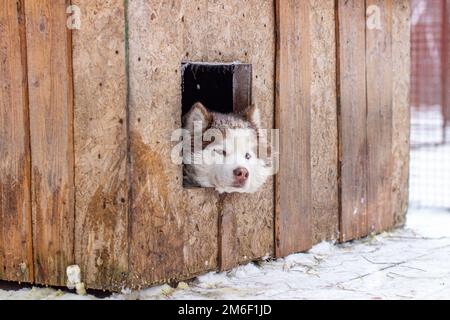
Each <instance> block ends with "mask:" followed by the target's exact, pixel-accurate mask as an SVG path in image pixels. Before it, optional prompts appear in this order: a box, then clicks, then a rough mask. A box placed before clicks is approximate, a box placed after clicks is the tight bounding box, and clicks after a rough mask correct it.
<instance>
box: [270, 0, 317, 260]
mask: <svg viewBox="0 0 450 320" xmlns="http://www.w3.org/2000/svg"><path fill="white" fill-rule="evenodd" d="M309 5H310V4H309V3H308V1H295V0H290V1H283V0H278V1H276V19H277V36H278V39H277V70H276V110H275V112H276V115H275V116H276V122H275V123H276V128H279V129H280V150H279V151H280V170H279V173H278V175H277V178H276V189H275V190H276V198H275V199H276V217H275V255H276V256H277V257H282V256H286V255H288V254H290V253H293V252H299V251H303V250H307V249H309V248H310V247H311V245H312V231H311V229H312V228H311V210H312V206H311V156H310V151H311V146H310V137H311V127H310V126H311V112H310V75H311V65H310V39H309V28H310V26H309V10H310V8H309Z"/></svg>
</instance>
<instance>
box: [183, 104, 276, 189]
mask: <svg viewBox="0 0 450 320" xmlns="http://www.w3.org/2000/svg"><path fill="white" fill-rule="evenodd" d="M183 127H184V129H186V130H188V131H189V133H190V135H191V146H192V147H191V152H190V153H187V156H188V157H189V158H190V159H189V160H191V161H186V160H188V159H184V163H185V171H184V180H185V184H187V185H199V186H201V187H205V188H215V189H216V190H217V191H218V192H219V193H233V192H238V193H254V192H256V191H257V190H258V189H259V188H260V187H261V186H262V185H263V184H264V182H265V181H266V180H267V178H268V177H269V176H270V175H271V172H272V171H271V170H270V167H269V163H268V161H267V159H266V160H264V159H261V158H259V156H258V136H259V135H258V133H259V130H260V129H261V121H260V113H259V110H258V109H257V108H256V107H249V108H248V111H247V112H246V113H245V114H243V115H236V114H222V113H217V112H211V111H209V110H208V109H207V108H206V107H205V106H204V105H202V104H201V103H200V102H197V103H196V104H194V105H193V106H192V108H191V110H190V111H189V112H188V113H187V114H186V115H185V116H184V118H183ZM196 137H197V138H196ZM198 137H200V139H201V140H200V142H199V143H198V144H199V145H198V146H197V148H196V147H195V145H194V143H193V142H195V141H196V139H198ZM197 141H199V140H197ZM262 145H263V144H262V143H259V150H261V146H262Z"/></svg>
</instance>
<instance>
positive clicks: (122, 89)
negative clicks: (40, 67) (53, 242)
mask: <svg viewBox="0 0 450 320" xmlns="http://www.w3.org/2000/svg"><path fill="white" fill-rule="evenodd" d="M72 4H73V5H76V6H78V7H79V8H80V10H81V13H82V25H81V29H79V30H74V32H73V70H74V98H75V99H74V101H75V105H74V113H75V119H74V121H75V122H74V139H75V186H76V218H75V259H76V263H77V264H78V265H79V266H80V267H81V271H82V275H83V281H84V282H85V283H86V285H87V286H88V287H89V288H95V289H109V290H120V289H122V288H123V287H125V284H126V283H125V282H126V279H127V273H128V184H127V116H126V94H127V93H126V91H127V89H126V87H127V84H126V74H125V73H126V72H125V62H126V55H125V7H124V1H123V0H113V1H102V0H95V1H93V0H73V1H72Z"/></svg>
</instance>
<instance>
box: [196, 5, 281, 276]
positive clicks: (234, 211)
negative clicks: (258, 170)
mask: <svg viewBox="0 0 450 320" xmlns="http://www.w3.org/2000/svg"><path fill="white" fill-rule="evenodd" d="M206 10H207V16H205V18H204V21H209V23H207V24H205V26H204V29H202V32H204V33H205V34H206V42H205V43H204V46H205V49H206V50H207V55H206V59H207V61H226V62H231V61H236V60H238V61H241V62H242V63H248V64H251V65H252V81H251V82H250V81H248V80H246V79H242V80H244V82H243V83H242V82H241V84H240V85H243V84H244V83H245V84H246V85H248V84H249V83H252V86H251V95H252V99H253V101H252V102H253V104H255V105H256V106H257V107H258V108H259V110H260V113H261V121H262V126H263V128H265V129H269V130H270V129H272V128H273V127H274V100H275V92H274V81H275V79H274V74H275V55H274V53H275V47H276V41H275V33H274V31H275V15H274V13H275V3H274V1H272V0H251V1H245V2H243V1H240V0H226V1H225V0H220V1H208V3H207V8H206ZM230 35H239V36H238V37H236V36H230ZM262 43H263V44H264V45H261V44H262ZM238 82H239V81H235V83H238ZM249 91H250V90H249ZM241 92H244V90H242V91H241ZM243 98H244V100H245V101H248V99H249V97H246V96H245V97H243ZM235 101H239V99H236V98H235ZM244 104H245V103H243V104H242V105H244ZM238 109H239V108H238ZM236 111H237V110H236ZM269 138H270V131H269ZM273 181H274V179H273V177H271V178H269V179H268V180H267V182H266V183H265V184H264V186H263V187H262V188H261V189H260V190H259V191H258V192H256V193H254V194H229V195H227V196H226V197H224V199H223V202H219V203H218V207H219V215H220V216H221V217H222V219H223V220H222V222H225V223H223V224H222V226H223V227H222V229H220V232H221V233H222V237H221V239H222V240H223V241H222V242H221V244H220V245H219V246H220V247H219V250H220V253H219V256H220V264H219V268H220V269H222V270H225V269H229V268H232V267H235V266H237V265H238V264H240V263H246V262H248V261H253V260H258V259H260V258H262V257H271V256H273V255H274V182H273Z"/></svg>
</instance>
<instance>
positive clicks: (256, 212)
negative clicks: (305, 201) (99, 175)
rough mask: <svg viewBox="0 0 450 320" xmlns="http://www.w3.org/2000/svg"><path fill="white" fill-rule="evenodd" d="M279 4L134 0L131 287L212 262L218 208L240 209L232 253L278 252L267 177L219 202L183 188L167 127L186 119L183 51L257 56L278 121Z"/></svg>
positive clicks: (258, 82) (259, 98)
mask: <svg viewBox="0 0 450 320" xmlns="http://www.w3.org/2000/svg"><path fill="white" fill-rule="evenodd" d="M273 9H274V8H273V1H270V0H265V1H260V0H252V1H249V2H245V3H243V2H242V1H239V0H233V1H232V2H231V1H224V0H221V1H208V0H196V1H187V0H183V1H175V2H173V3H170V2H160V1H156V0H138V1H130V2H129V10H128V12H129V22H130V24H129V30H130V34H129V37H130V105H129V109H130V133H131V160H132V164H131V176H132V178H131V181H130V183H131V185H132V188H133V189H132V199H131V208H132V209H131V226H130V228H131V230H132V234H131V240H130V241H131V243H130V245H131V247H130V263H131V264H130V268H131V269H130V272H131V279H132V280H131V281H132V284H133V286H134V287H139V286H145V285H148V284H150V283H155V282H162V281H165V280H168V279H170V278H175V277H177V278H181V279H182V278H189V277H192V276H193V275H195V274H197V273H201V272H204V271H207V270H216V269H217V268H218V264H217V260H218V252H219V240H218V234H219V232H218V231H219V226H218V223H219V214H220V213H221V212H230V213H231V214H234V215H236V218H237V228H236V238H237V239H238V241H239V247H238V249H236V251H234V254H235V257H236V260H235V261H238V262H244V261H248V260H250V259H257V258H259V257H263V256H265V255H267V254H268V255H272V254H273V243H274V241H273V202H274V200H273V184H272V183H271V181H268V183H267V184H266V185H265V186H264V188H263V189H262V190H261V192H259V193H256V194H254V195H241V196H238V195H233V197H230V198H227V199H226V200H225V201H224V202H223V209H222V208H221V205H220V202H219V195H218V194H217V193H216V192H214V191H213V190H204V189H195V190H192V189H191V190H187V189H183V188H182V168H181V166H177V165H174V164H172V163H171V162H170V159H169V158H168V157H169V155H170V150H171V148H172V147H173V144H172V143H171V142H170V140H169V138H168V137H170V135H171V133H172V132H173V130H175V129H177V128H179V127H180V125H181V110H180V109H181V108H180V106H181V92H180V84H181V74H180V65H181V62H182V61H183V60H190V61H205V62H208V61H209V62H214V61H215V62H219V61H222V62H232V61H235V60H239V61H241V62H243V63H244V62H245V63H252V65H253V88H252V89H253V98H254V102H255V103H256V104H257V105H258V106H260V108H261V113H262V119H263V122H264V125H265V126H266V127H267V128H272V126H273V101H274V92H273V87H274V83H273V81H274V80H273V74H274V61H273V60H274V46H275V41H274V33H273V30H274V20H273V19H274V16H273V12H274V10H273ZM199 21H202V23H199ZM148 30H152V32H151V33H149V32H148ZM256 30H257V32H256ZM232 34H239V35H240V36H239V37H233V36H230V35H232ZM261 43H264V46H261ZM149 66H151V67H149ZM169 191H170V192H169ZM233 232H234V231H233Z"/></svg>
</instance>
